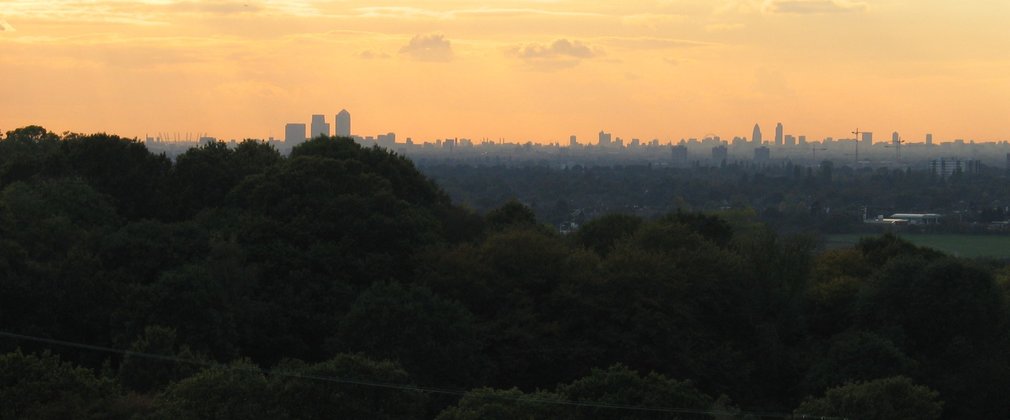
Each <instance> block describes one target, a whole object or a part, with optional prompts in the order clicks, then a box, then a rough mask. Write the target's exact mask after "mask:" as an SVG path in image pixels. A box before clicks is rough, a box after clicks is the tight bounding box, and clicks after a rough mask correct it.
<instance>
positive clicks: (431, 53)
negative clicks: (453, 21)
mask: <svg viewBox="0 0 1010 420" xmlns="http://www.w3.org/2000/svg"><path fill="white" fill-rule="evenodd" d="M400 54H403V55H406V56H408V57H410V58H412V59H414V60H418V61H433V62H446V61H452V58H453V52H452V44H451V43H450V42H449V40H448V39H445V36H444V35H441V34H429V35H415V36H414V37H413V38H411V39H410V42H409V43H407V45H404V46H403V47H401V48H400Z"/></svg>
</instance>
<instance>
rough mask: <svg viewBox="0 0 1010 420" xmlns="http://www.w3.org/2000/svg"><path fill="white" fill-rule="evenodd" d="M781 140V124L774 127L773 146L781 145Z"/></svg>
mask: <svg viewBox="0 0 1010 420" xmlns="http://www.w3.org/2000/svg"><path fill="white" fill-rule="evenodd" d="M782 140H783V139H782V123H778V124H777V125H776V126H775V145H776V146H781V145H782Z"/></svg>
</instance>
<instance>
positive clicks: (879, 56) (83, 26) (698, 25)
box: [0, 0, 1010, 142]
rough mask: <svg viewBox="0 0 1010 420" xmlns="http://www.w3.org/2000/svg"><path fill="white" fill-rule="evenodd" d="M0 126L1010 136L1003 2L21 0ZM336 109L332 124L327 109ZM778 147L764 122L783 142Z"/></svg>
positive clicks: (7, 36)
mask: <svg viewBox="0 0 1010 420" xmlns="http://www.w3.org/2000/svg"><path fill="white" fill-rule="evenodd" d="M0 4H2V7H0V29H2V31H0V46H2V49H3V54H2V55H0V64H2V65H3V68H4V77H3V78H0V91H2V92H4V96H5V97H7V98H17V100H5V101H0V129H3V130H9V129H13V128H16V127H21V126H25V125H29V124H41V125H44V126H46V127H47V128H49V129H51V130H53V131H56V132H62V131H76V132H96V131H106V132H114V133H117V134H121V135H126V136H131V137H138V138H143V137H144V136H147V135H153V134H154V133H158V132H177V133H178V132H181V133H186V132H188V133H207V134H208V135H210V136H215V137H218V138H246V137H251V138H266V137H268V136H273V137H277V138H281V137H283V134H284V133H283V131H282V130H283V124H284V123H286V122H302V121H303V120H305V119H306V116H307V115H310V114H314V113H318V112H326V113H327V114H332V113H335V112H336V111H338V110H340V109H341V108H346V109H349V110H351V111H352V112H354V113H355V126H354V127H355V129H354V132H355V134H376V133H386V132H396V133H398V135H399V136H400V137H401V138H405V137H413V138H414V139H415V140H419V139H420V140H427V139H435V138H446V137H450V136H451V137H467V138H473V139H482V138H492V139H497V138H508V139H514V140H523V141H525V140H533V141H539V142H565V141H566V140H567V139H568V138H569V136H570V135H573V134H575V135H577V136H578V137H579V138H580V139H587V140H588V139H594V138H595V137H596V134H597V132H598V131H599V130H601V129H603V130H607V131H611V132H614V133H616V135H619V136H623V137H625V138H629V139H630V138H642V139H653V138H659V139H663V140H677V139H681V138H692V137H697V138H703V137H705V136H706V135H708V134H715V135H720V136H722V137H723V138H727V139H728V138H732V137H733V136H737V135H740V136H749V135H750V133H751V128H752V126H753V124H754V122H760V123H761V124H762V126H763V127H765V129H766V130H768V129H770V128H772V127H774V124H775V122H778V121H783V122H786V124H787V125H788V126H789V130H790V131H791V132H793V133H797V134H803V135H806V136H808V137H809V138H811V139H821V138H824V137H832V136H834V137H836V138H837V137H839V136H844V135H846V134H847V133H850V132H851V131H852V130H853V129H855V128H856V127H864V128H865V129H868V130H873V131H875V132H877V133H880V134H883V135H885V136H886V135H887V134H889V133H891V132H892V131H899V132H901V133H902V137H903V138H904V139H906V140H907V141H909V142H922V141H923V140H924V138H925V135H926V133H932V134H933V135H934V136H935V137H936V138H937V139H955V138H962V139H965V140H972V139H974V140H977V141H989V140H1005V139H1008V138H1010V127H1008V126H1007V124H1006V111H1007V110H1008V109H1010V78H1008V77H1007V76H1006V75H1007V74H1010V56H1008V55H1007V54H1006V51H1010V36H1007V35H1008V33H1007V29H1006V24H1005V22H1006V21H1008V20H1010V4H1008V3H1006V2H984V1H968V2H949V1H937V0H926V1H912V0H880V1H865V2H859V1H849V0H806V1H804V0H765V1H754V0H733V1H708V0H684V1H622V2H619V3H615V2H603V1H563V0H558V1H507V2H506V1H486V2H480V4H476V3H473V2H462V1H448V0H444V1H426V2H398V1H386V2H381V3H379V4H378V5H376V3H375V2H360V1H311V0H306V1H266V0H264V1H256V0H251V1H241V2H239V1H207V2H185V1H133V2H127V1H115V0H99V1H71V0H63V1H46V2H42V1H25V0H15V1H4V2H2V3H0ZM329 118H332V115H330V117H329ZM766 136H767V131H766Z"/></svg>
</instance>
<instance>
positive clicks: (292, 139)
mask: <svg viewBox="0 0 1010 420" xmlns="http://www.w3.org/2000/svg"><path fill="white" fill-rule="evenodd" d="M304 142H305V124H296V123H291V124H288V125H285V126H284V143H287V144H289V145H292V146H293V145H296V144H299V143H304Z"/></svg>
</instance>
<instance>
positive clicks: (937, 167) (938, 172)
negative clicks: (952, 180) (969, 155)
mask: <svg viewBox="0 0 1010 420" xmlns="http://www.w3.org/2000/svg"><path fill="white" fill-rule="evenodd" d="M929 170H930V172H931V173H932V174H933V175H935V176H938V177H941V178H946V177H949V176H951V175H954V174H968V175H977V174H978V173H979V170H981V162H979V161H978V160H974V159H969V160H962V159H959V158H939V159H932V160H930V161H929Z"/></svg>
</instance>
